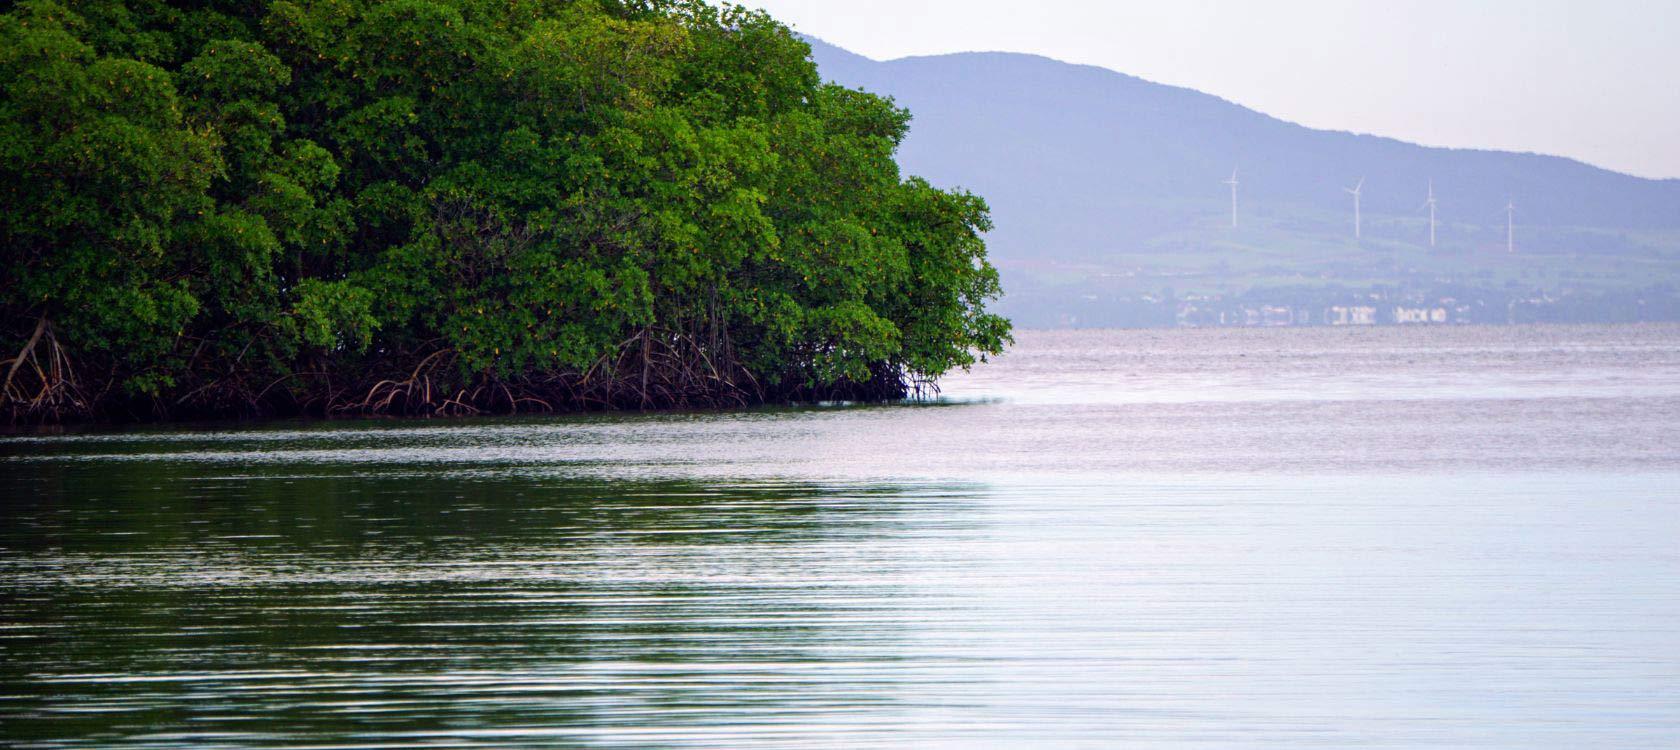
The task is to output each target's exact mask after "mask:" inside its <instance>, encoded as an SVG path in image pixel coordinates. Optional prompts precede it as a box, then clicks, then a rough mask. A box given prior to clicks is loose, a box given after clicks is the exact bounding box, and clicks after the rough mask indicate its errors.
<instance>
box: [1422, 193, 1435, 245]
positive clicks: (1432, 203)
mask: <svg viewBox="0 0 1680 750" xmlns="http://www.w3.org/2000/svg"><path fill="white" fill-rule="evenodd" d="M1423 205H1425V206H1427V207H1429V246H1430V247H1434V246H1435V181H1434V180H1430V181H1429V199H1428V200H1425V201H1424V202H1423Z"/></svg>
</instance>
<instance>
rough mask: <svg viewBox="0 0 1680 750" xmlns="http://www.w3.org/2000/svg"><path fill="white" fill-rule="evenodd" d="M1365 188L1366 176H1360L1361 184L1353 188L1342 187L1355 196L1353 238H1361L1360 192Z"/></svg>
mask: <svg viewBox="0 0 1680 750" xmlns="http://www.w3.org/2000/svg"><path fill="white" fill-rule="evenodd" d="M1364 189H1365V178H1363V177H1361V178H1359V184H1357V185H1354V186H1353V187H1351V188H1342V190H1344V191H1346V192H1347V194H1348V195H1351V196H1353V238H1354V239H1355V240H1358V239H1359V193H1360V191H1361V190H1364Z"/></svg>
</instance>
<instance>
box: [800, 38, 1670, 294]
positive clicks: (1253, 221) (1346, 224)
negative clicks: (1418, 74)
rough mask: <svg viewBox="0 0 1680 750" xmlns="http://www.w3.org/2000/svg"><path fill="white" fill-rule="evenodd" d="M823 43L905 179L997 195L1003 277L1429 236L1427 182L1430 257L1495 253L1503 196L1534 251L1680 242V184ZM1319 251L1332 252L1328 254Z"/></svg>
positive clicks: (1160, 92)
mask: <svg viewBox="0 0 1680 750" xmlns="http://www.w3.org/2000/svg"><path fill="white" fill-rule="evenodd" d="M810 41H811V44H812V48H813V51H814V54H815V57H816V60H817V62H818V65H819V68H820V70H821V72H822V74H823V76H824V77H825V78H828V79H831V80H834V81H837V82H839V83H841V84H844V85H847V86H854V87H862V88H866V89H868V90H870V91H874V92H877V93H883V94H888V95H891V96H893V97H895V98H896V99H897V100H898V101H899V102H900V103H901V104H902V105H904V106H906V107H908V108H909V109H910V110H911V111H912V113H913V114H914V116H915V120H914V122H913V125H912V131H911V136H910V138H909V139H908V141H907V142H906V143H905V144H904V148H903V150H902V161H903V163H904V166H905V169H906V171H907V172H908V173H911V174H918V175H922V176H925V177H927V178H929V179H931V180H933V181H934V182H935V183H937V184H941V185H944V186H961V187H965V188H968V189H971V190H973V191H975V192H977V193H980V194H982V195H984V196H985V197H986V198H987V199H988V200H989V201H990V202H991V204H992V207H993V211H994V218H995V219H996V222H997V225H998V228H997V230H996V232H994V234H993V236H992V247H993V255H994V257H995V258H997V259H998V260H999V261H1000V262H1001V264H1002V265H1004V266H1005V272H1006V282H1008V281H1011V280H1012V279H1011V278H1010V273H1011V272H1010V270H1009V267H1010V266H1011V265H1015V266H1018V265H1019V264H1020V263H1022V262H1033V263H1042V262H1069V263H1099V264H1100V263H1103V262H1107V261H1109V260H1112V259H1113V258H1115V257H1116V256H1118V255H1126V256H1129V257H1130V256H1135V255H1137V254H1144V255H1151V254H1153V255H1156V256H1161V255H1167V254H1174V253H1180V252H1184V251H1186V250H1187V249H1188V250H1191V251H1194V252H1197V253H1201V254H1203V255H1208V254H1214V255H1217V254H1218V253H1220V252H1226V251H1235V250H1234V249H1233V248H1234V246H1240V245H1252V246H1263V247H1265V248H1266V249H1267V250H1269V251H1272V252H1276V253H1281V254H1285V255H1287V254H1288V253H1289V252H1296V251H1302V250H1301V249H1302V248H1306V247H1307V246H1309V245H1314V244H1319V245H1324V244H1329V245H1331V246H1334V245H1336V244H1338V243H1339V244H1340V245H1341V246H1342V247H1341V250H1339V251H1337V252H1342V253H1346V254H1347V255H1348V256H1349V257H1352V258H1355V259H1358V258H1359V257H1361V255H1360V253H1361V251H1362V250H1369V249H1371V248H1372V247H1376V246H1381V245H1382V244H1383V243H1389V244H1390V245H1393V246H1412V247H1417V248H1423V247H1424V246H1425V245H1426V239H1425V238H1426V237H1427V223H1426V221H1425V218H1424V217H1425V216H1426V214H1425V213H1424V212H1423V211H1422V210H1421V208H1420V207H1421V204H1422V203H1423V201H1424V194H1425V186H1426V184H1427V183H1428V181H1430V180H1431V179H1432V180H1434V182H1435V190H1436V194H1437V196H1438V198H1439V201H1440V203H1439V206H1440V221H1441V223H1442V228H1441V247H1440V248H1439V249H1438V250H1436V251H1433V252H1430V253H1429V255H1431V256H1438V255H1441V254H1442V253H1451V252H1458V253H1461V254H1476V253H1485V252H1490V248H1498V249H1501V250H1502V249H1503V245H1504V230H1505V211H1504V208H1505V205H1506V202H1507V200H1511V201H1515V202H1516V204H1517V210H1518V223H1519V225H1520V227H1521V229H1520V231H1519V232H1518V238H1519V242H1520V244H1522V245H1523V247H1524V249H1525V250H1526V251H1528V252H1530V253H1562V254H1570V255H1575V256H1579V255H1600V256H1619V255H1635V256H1641V257H1649V256H1650V255H1651V253H1653V252H1658V253H1660V252H1662V247H1663V246H1667V244H1668V243H1673V242H1674V241H1675V238H1677V237H1680V180H1648V179H1642V178H1638V177H1633V176H1629V175H1624V174H1619V173H1615V172H1611V171H1608V170H1604V169H1599V168H1596V167H1592V166H1590V165H1587V164H1583V163H1581V162H1578V161H1574V160H1571V159H1565V158H1559V157H1550V156H1540V155H1534V154H1516V153H1505V152H1494V151H1477V150H1459V149H1441V148H1426V147H1422V146H1417V145H1413V144H1408V143H1403V142H1401V141H1396V140H1393V139H1389V138H1380V137H1374V136H1363V135H1354V134H1350V133H1342V132H1329V131H1321V130H1313V129H1310V128H1305V127H1302V126H1299V125H1295V124H1292V123H1288V122H1284V121H1282V120H1279V119H1276V118H1274V117H1270V116H1267V115H1264V114H1261V113H1258V112H1255V111H1253V110H1249V109H1247V108H1244V107H1241V106H1238V105H1236V104H1233V103H1231V102H1228V101H1225V100H1223V99H1219V98H1217V97H1213V96H1209V95H1207V94H1202V93H1199V92H1196V91H1192V90H1188V89H1182V88H1176V87H1171V86H1164V85H1160V84H1154V83H1150V82H1148V81H1144V80H1142V79H1139V78H1135V77H1131V76H1127V75H1122V74H1120V73H1116V72H1113V71H1110V70H1105V69H1102V68H1096V67H1090V66H1081V65H1070V64H1067V63H1062V62H1057V61H1054V60H1050V59H1047V58H1043V57H1037V56H1031V55H1021V54H1009V53H962V54H953V55H942V56H936V57H913V58H904V59H900V60H892V61H885V62H882V61H875V60H870V59H868V58H864V57H861V56H858V55H855V54H852V53H850V52H847V51H845V50H842V49H839V48H837V47H834V46H832V45H828V44H825V43H822V42H820V41H818V40H810ZM1233 166H1235V167H1237V168H1239V169H1240V175H1239V177H1240V179H1241V182H1242V185H1241V199H1242V215H1243V217H1244V222H1245V224H1244V230H1245V232H1244V233H1231V232H1229V231H1228V226H1227V225H1228V223H1229V206H1230V203H1229V201H1230V196H1229V192H1228V189H1227V188H1226V187H1225V186H1224V185H1222V184H1220V183H1221V181H1223V180H1225V179H1226V178H1227V177H1228V176H1229V175H1230V173H1231V169H1232V168H1233ZM1362 176H1363V177H1364V178H1366V182H1365V190H1364V210H1365V215H1366V225H1365V238H1366V242H1365V243H1364V245H1363V246H1356V245H1354V244H1353V243H1352V237H1351V234H1352V232H1351V223H1352V216H1351V214H1352V202H1351V201H1352V199H1351V197H1350V196H1348V195H1347V194H1346V193H1344V192H1343V188H1345V187H1349V186H1351V185H1353V184H1354V182H1355V181H1357V180H1358V179H1359V178H1360V177H1362ZM1248 230H1252V231H1248ZM1653 238H1656V239H1653ZM1652 243H1656V244H1654V245H1653V244H1652ZM1425 249H1427V248H1425ZM1675 249H1680V248H1675ZM1302 252H1304V251H1302ZM1313 252H1314V253H1317V255H1315V256H1314V257H1315V258H1318V259H1320V260H1323V259H1325V254H1324V252H1322V248H1320V249H1319V250H1314V251H1313ZM1209 257H1212V256H1211V255H1209ZM1130 260H1136V258H1135V257H1130ZM1296 272H1300V273H1306V272H1305V271H1301V270H1300V269H1296ZM1311 273H1312V274H1314V275H1319V276H1322V275H1323V274H1322V272H1321V271H1320V270H1318V269H1314V270H1312V271H1311ZM1513 273H1516V271H1515V270H1513ZM1286 275H1287V273H1286ZM1365 275H1366V276H1369V274H1365ZM1013 280H1014V281H1016V283H1015V284H1014V286H1015V287H1017V288H1020V287H1022V286H1024V285H1030V284H1031V283H1032V281H1033V280H1031V279H1022V278H1020V275H1019V272H1016V278H1015V279H1013ZM1226 281H1230V280H1226ZM1221 283H1222V284H1223V283H1224V282H1221ZM1224 286H1225V287H1227V288H1232V289H1234V288H1235V287H1232V286H1231V285H1230V284H1224Z"/></svg>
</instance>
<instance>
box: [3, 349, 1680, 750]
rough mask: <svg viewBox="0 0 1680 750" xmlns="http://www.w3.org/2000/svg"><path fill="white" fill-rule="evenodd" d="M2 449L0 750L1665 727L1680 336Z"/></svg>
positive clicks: (1150, 354)
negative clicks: (696, 405) (865, 402)
mask: <svg viewBox="0 0 1680 750" xmlns="http://www.w3.org/2000/svg"><path fill="white" fill-rule="evenodd" d="M946 393H947V396H948V397H949V399H950V400H949V402H948V403H945V404H940V405H931V406H909V407H889V408H829V409H815V410H762V411H755V412H747V413H736V414H691V415H650V416H632V417H599V416H597V417H580V418H566V419H540V420H503V421H482V422H435V423H416V422H392V423H338V424H330V425H308V424H294V425H291V426H274V427H263V428H245V429H214V430H211V429H188V430H171V431H147V432H139V433H101V434H85V435H68V436H58V437H41V438H13V439H9V440H6V441H5V442H0V494H4V495H5V498H6V500H5V502H6V505H5V515H4V517H3V518H0V520H3V521H4V525H3V526H0V659H3V664H0V678H3V680H0V740H3V742H0V744H12V745H19V746H26V747H111V746H122V747H175V746H180V745H185V744H190V745H195V746H226V747H252V746H312V747H329V746H330V747H344V746H351V747H409V746H427V747H501V746H508V745H530V744H581V745H603V746H741V745H760V746H794V747H797V746H835V745H844V746H868V745H880V746H885V745H894V746H898V745H905V744H908V745H916V746H952V747H967V746H973V745H1001V746H1042V745H1052V746H1077V745H1086V746H1092V747H1112V746H1115V745H1128V746H1171V747H1186V746H1196V747H1205V746H1231V745H1250V746H1276V747H1297V746H1322V747H1344V746H1349V745H1360V746H1395V747H1401V746H1407V747H1410V746H1417V745H1438V746H1453V747H1466V746H1483V747H1530V746H1551V747H1578V746H1581V745H1584V744H1587V743H1594V744H1602V745H1606V746H1612V747H1673V746H1675V744H1676V743H1677V742H1680V698H1676V696H1677V695H1680V630H1677V628H1676V626H1675V624H1674V623H1676V622H1680V545H1676V544H1675V541H1674V539H1675V532H1676V531H1677V530H1680V501H1677V495H1680V491H1677V488H1680V446H1677V444H1676V440H1675V439H1674V438H1673V436H1672V428H1673V425H1675V424H1676V419H1675V418H1676V417H1677V416H1680V329H1675V328H1672V327H1629V328H1603V329H1595V328H1555V329H1430V330H1422V331H1402V330H1394V329H1389V330H1376V331H1351V332H1350V331H1328V330H1306V331H1301V330H1291V331H1237V332H1232V331H1193V332H1123V333H1088V332H1087V333H1054V334H1036V333H1030V334H1026V335H1023V336H1022V341H1021V343H1020V345H1019V347H1018V348H1017V350H1016V351H1015V352H1013V353H1011V354H1010V355H1007V356H1006V357H1004V358H1003V359H1002V360H1001V361H999V362H997V363H996V364H994V365H991V366H988V367H985V368H982V369H980V370H977V371H976V372H975V373H974V374H972V375H969V376H967V377H963V378H958V379H954V380H953V381H952V382H950V383H949V384H948V386H947V391H946Z"/></svg>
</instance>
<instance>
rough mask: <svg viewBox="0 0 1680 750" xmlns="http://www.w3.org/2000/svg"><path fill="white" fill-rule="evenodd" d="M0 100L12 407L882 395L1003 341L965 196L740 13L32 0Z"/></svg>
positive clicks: (804, 56) (12, 41) (442, 407)
mask: <svg viewBox="0 0 1680 750" xmlns="http://www.w3.org/2000/svg"><path fill="white" fill-rule="evenodd" d="M0 89H3V99H0V159H3V163H0V183H3V184H0V201H3V203H0V212H3V213H4V215H5V217H6V222H5V226H4V227H3V228H0V252H3V253H4V257H3V258H0V262H3V263H4V272H5V278H4V285H3V287H0V314H3V316H4V317H3V319H0V344H3V345H4V346H5V349H4V351H5V352H7V353H6V354H4V355H3V356H5V357H7V360H6V361H4V362H0V364H3V365H4V367H0V373H4V374H7V375H8V376H9V377H8V379H7V381H6V383H5V386H4V395H3V396H0V398H3V399H4V403H5V406H6V408H7V410H9V411H10V412H11V413H13V414H14V415H17V414H27V413H39V414H43V415H46V416H53V415H58V416H67V415H68V414H69V413H76V412H80V413H83V414H87V413H94V414H108V415H116V414H119V413H128V414H136V415H142V414H154V415H167V414H177V413H283V412H297V411H313V412H331V411H336V410H359V411H392V412H459V411H472V410H482V409H497V410H506V409H513V410H518V409H524V408H532V407H535V408H544V407H546V408H567V407H597V406H661V405H664V406H670V405H685V404H694V405H701V404H727V403H749V402H754V401H758V400H763V399H769V398H803V397H834V396H839V397H865V398H871V397H891V396H895V395H898V394H901V393H902V392H903V389H904V387H905V385H906V383H909V382H919V381H921V380H924V379H928V378H933V377H936V376H938V375H939V374H941V373H943V372H945V371H946V370H948V369H950V368H951V367H957V366H966V365H968V364H970V363H972V362H973V361H974V358H975V357H976V356H983V355H984V354H986V353H990V352H996V351H998V350H1000V349H1001V347H1002V346H1003V344H1004V343H1005V342H1006V341H1007V337H1008V325H1007V323H1006V322H1005V321H1003V320H1001V319H999V318H997V317H996V316H993V315H990V314H988V313H986V312H985V309H984V307H985V304H986V303H987V302H988V301H989V300H991V299H993V298H995V297H996V296H997V295H998V293H999V290H998V286H997V275H996V273H995V271H993V269H992V268H991V267H990V266H989V265H987V264H986V262H985V249H984V244H983V242H982V240H981V234H982V232H984V231H985V229H987V217H986V208H985V204H984V203H983V202H982V201H981V200H980V199H979V198H976V197H974V196H972V195H968V194H965V193H957V192H948V191H942V190H938V189H935V188H934V187H932V186H930V185H928V184H927V183H925V182H922V181H920V180H916V179H903V178H901V177H900V175H899V173H898V168H897V165H896V163H895V162H894V159H893V153H894V151H895V149H896V148H897V146H898V143H899V142H900V141H901V139H902V138H903V136H904V133H905V132H906V129H907V127H908V124H909V114H908V113H906V112H905V111H903V110H901V109H898V108H896V107H894V106H893V105H892V104H891V102H889V101H887V100H883V99H881V98H879V97H875V96H872V95H869V94H866V93H862V92H858V91H850V90H846V89H843V88H840V87H836V86H832V85H823V84H821V83H820V81H819V79H818V76H817V72H816V69H815V67H814V66H813V64H812V63H811V62H810V60H809V49H808V48H807V47H806V46H805V45H804V44H803V43H802V42H801V41H799V40H798V38H797V37H795V36H793V35H792V34H791V33H790V32H789V31H788V30H787V29H786V28H785V27H783V26H781V25H779V24H777V23H775V22H774V21H773V20H771V19H770V18H768V17H766V16H765V15H763V14H762V13H757V12H752V11H747V10H743V9H741V8H738V7H733V6H724V7H715V6H711V5H707V4H705V3H701V2H639V3H617V2H608V1H606V0H575V1H574V2H559V3H507V2H488V1H483V2H479V1H474V0H386V1H384V2H374V1H369V0H338V1H336V2H249V3H237V4H209V5H208V6H206V7H197V8H191V9H186V8H177V7H170V6H167V5H164V4H161V3H156V2H145V1H142V0H133V1H131V2H120V1H117V0H85V1H80V2H65V3H63V4H54V3H50V2H38V1H37V2H26V3H20V4H17V5H16V6H14V7H13V8H12V9H11V10H10V11H9V12H7V13H5V14H4V15H3V16H0ZM38 333H39V334H41V335H36V334H38ZM13 352H16V353H17V354H15V355H14V354H12V353H13ZM49 360H50V361H49ZM13 363H16V364H17V365H18V366H17V367H15V368H14V367H12V364H13ZM54 363H57V365H55V364H54ZM54 367H57V368H58V369H54ZM12 371H17V372H12Z"/></svg>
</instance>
